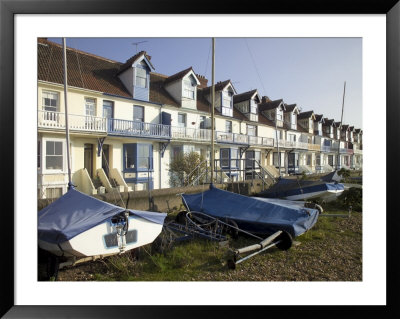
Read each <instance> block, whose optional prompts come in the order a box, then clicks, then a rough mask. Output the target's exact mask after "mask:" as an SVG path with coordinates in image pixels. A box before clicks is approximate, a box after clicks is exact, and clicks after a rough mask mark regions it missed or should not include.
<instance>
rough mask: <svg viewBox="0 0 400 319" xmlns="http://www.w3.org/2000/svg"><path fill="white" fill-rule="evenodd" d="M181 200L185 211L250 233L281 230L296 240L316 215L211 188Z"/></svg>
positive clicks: (287, 203)
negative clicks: (229, 221) (225, 221)
mask: <svg viewBox="0 0 400 319" xmlns="http://www.w3.org/2000/svg"><path fill="white" fill-rule="evenodd" d="M182 197H183V203H184V205H185V206H186V208H187V209H188V210H190V211H197V212H203V213H205V214H208V215H210V216H213V217H216V218H220V219H224V218H228V219H232V220H234V221H236V223H237V224H238V226H239V228H241V229H243V230H247V231H250V232H254V233H271V232H275V231H277V230H284V231H287V232H288V233H289V234H291V235H292V236H293V237H296V236H299V235H301V234H303V233H304V232H305V231H307V230H308V229H310V228H311V227H312V226H313V225H314V224H315V223H316V222H317V219H318V214H319V212H318V210H317V209H311V208H305V207H304V204H303V206H302V205H301V204H300V203H293V202H292V201H284V200H280V201H277V200H269V199H266V198H257V197H248V196H243V195H239V194H235V193H231V192H227V191H224V190H221V189H218V188H215V187H214V186H213V185H210V189H209V190H207V191H205V192H202V193H197V194H183V195H182Z"/></svg>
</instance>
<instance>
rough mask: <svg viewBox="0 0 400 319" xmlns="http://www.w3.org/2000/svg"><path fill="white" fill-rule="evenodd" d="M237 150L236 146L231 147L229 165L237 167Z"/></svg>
mask: <svg viewBox="0 0 400 319" xmlns="http://www.w3.org/2000/svg"><path fill="white" fill-rule="evenodd" d="M238 158H239V152H238V150H237V148H231V167H234V168H237V167H238Z"/></svg>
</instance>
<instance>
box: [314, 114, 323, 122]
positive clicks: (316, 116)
mask: <svg viewBox="0 0 400 319" xmlns="http://www.w3.org/2000/svg"><path fill="white" fill-rule="evenodd" d="M321 120H322V122H323V115H322V114H315V121H316V122H320V121H321Z"/></svg>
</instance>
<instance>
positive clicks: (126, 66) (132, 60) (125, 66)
mask: <svg viewBox="0 0 400 319" xmlns="http://www.w3.org/2000/svg"><path fill="white" fill-rule="evenodd" d="M142 56H145V57H146V59H147V61H148V62H149V64H150V66H151V67H152V68H153V69H155V68H154V66H153V64H151V62H150V59H151V56H149V55H148V54H147V52H146V51H140V52H139V53H136V54H135V55H134V56H132V57H130V58H129V59H128V60H126V62H125V63H124V64H122V65H121V67H120V69H119V71H118V73H122V72H124V71H125V70H126V69H129V68H130V67H131V66H132V64H133V63H135V62H136V60H138V59H139V58H141V57H142Z"/></svg>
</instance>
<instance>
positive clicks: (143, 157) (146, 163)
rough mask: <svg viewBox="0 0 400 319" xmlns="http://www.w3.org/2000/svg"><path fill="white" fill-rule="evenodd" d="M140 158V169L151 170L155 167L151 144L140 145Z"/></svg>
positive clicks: (138, 161)
mask: <svg viewBox="0 0 400 319" xmlns="http://www.w3.org/2000/svg"><path fill="white" fill-rule="evenodd" d="M137 146H138V157H137V164H138V169H145V170H147V169H151V168H152V166H153V163H152V160H153V158H152V156H151V154H150V151H151V148H152V147H151V145H149V144H138V145H137Z"/></svg>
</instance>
